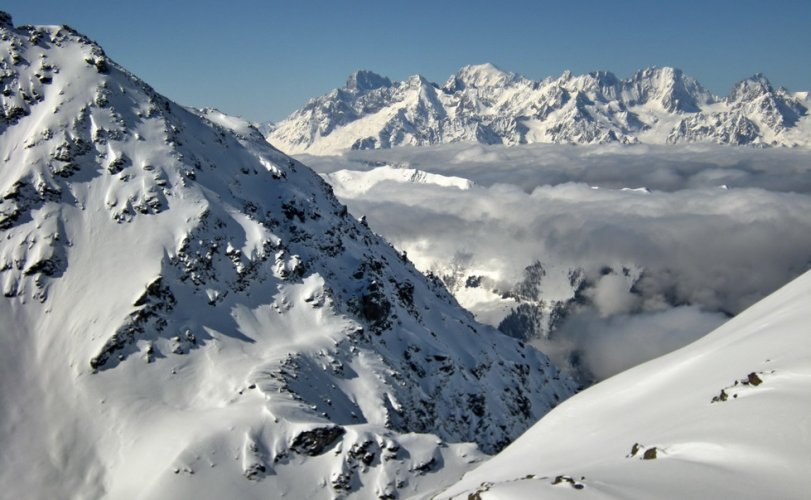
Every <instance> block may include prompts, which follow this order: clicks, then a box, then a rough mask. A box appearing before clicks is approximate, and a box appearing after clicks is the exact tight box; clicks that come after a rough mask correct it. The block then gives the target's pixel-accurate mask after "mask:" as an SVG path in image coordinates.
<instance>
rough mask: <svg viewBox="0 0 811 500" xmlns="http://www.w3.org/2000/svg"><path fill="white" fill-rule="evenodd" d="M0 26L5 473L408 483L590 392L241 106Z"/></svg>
mask: <svg viewBox="0 0 811 500" xmlns="http://www.w3.org/2000/svg"><path fill="white" fill-rule="evenodd" d="M0 47H1V48H0V78H1V79H2V81H1V82H0V88H2V95H0V102H1V103H2V115H0V158H2V163H0V169H2V170H0V231H2V238H1V239H0V285H1V286H2V292H3V297H2V298H0V324H2V325H3V327H2V331H0V449H2V450H3V453H2V454H0V491H2V492H3V496H7V497H9V498H136V497H137V498H268V497H279V496H284V495H287V496H290V497H293V498H332V497H334V496H336V495H338V496H340V495H348V496H359V497H364V498H365V497H381V498H394V497H397V496H403V495H407V494H408V493H409V492H411V493H413V492H414V491H417V490H424V489H426V488H429V487H436V486H439V485H441V484H442V483H443V482H446V481H448V480H449V479H451V478H453V477H454V476H455V475H458V474H459V473H461V471H462V470H464V469H465V468H468V467H470V464H471V463H472V462H475V461H476V460H477V459H478V458H479V457H480V456H481V452H479V451H478V450H477V449H476V447H475V446H474V445H472V444H446V443H447V442H452V443H463V442H471V443H473V442H475V443H477V444H478V445H479V446H480V448H481V449H482V450H484V451H486V452H494V451H497V450H499V449H500V448H502V447H503V446H505V445H506V444H507V443H509V441H511V440H512V439H514V438H515V437H516V436H518V435H519V434H520V433H521V432H522V431H523V430H524V429H526V428H527V427H528V426H529V425H530V424H531V423H533V422H534V421H536V420H537V419H538V418H539V417H540V416H541V415H543V414H544V413H545V412H547V411H548V410H549V409H550V408H551V407H553V406H554V405H555V404H556V402H557V401H558V400H562V399H564V398H566V397H568V396H569V395H570V394H571V393H572V392H573V389H574V387H573V384H572V383H571V382H570V381H569V380H567V379H565V378H562V377H560V376H559V375H558V372H557V370H556V369H555V368H554V367H553V366H552V365H551V364H550V363H549V361H548V359H547V358H546V357H545V356H543V355H542V354H540V353H538V352H537V351H535V350H533V349H531V348H526V347H525V346H524V345H523V344H521V343H519V342H517V341H514V340H512V339H509V338H506V337H504V336H503V335H500V334H499V333H498V332H496V331H495V330H493V329H491V328H487V327H483V326H481V325H479V324H477V323H476V322H475V321H474V320H473V319H472V317H471V315H470V314H469V313H467V312H466V311H464V310H463V309H461V308H460V307H459V306H458V304H457V303H456V302H455V301H454V299H453V298H452V297H451V296H450V295H449V294H448V293H447V291H446V290H445V289H444V288H443V287H441V286H440V285H439V284H438V283H437V282H436V281H435V280H434V281H431V280H426V279H425V277H424V276H422V275H421V274H420V273H419V272H418V271H416V270H415V268H414V267H413V265H412V264H411V263H410V262H408V260H407V259H406V258H405V257H404V256H403V255H400V254H399V253H398V252H397V251H395V249H394V248H392V247H391V246H390V245H389V244H387V243H386V242H385V241H383V240H382V239H381V238H380V237H378V236H377V235H375V234H373V233H372V232H371V231H370V230H369V229H368V228H367V227H365V226H364V225H363V224H361V223H359V222H358V221H356V220H355V219H353V218H352V217H351V216H349V215H348V214H347V211H346V207H344V206H343V205H341V204H340V203H338V202H337V201H336V199H335V198H334V196H333V195H332V193H331V189H330V188H329V186H328V185H327V184H326V183H325V182H323V181H322V180H321V179H320V178H319V177H318V176H317V175H316V174H314V173H313V172H312V171H310V170H309V169H308V168H306V167H304V166H303V165H302V164H300V163H298V162H296V161H294V160H292V159H290V158H289V157H287V156H285V155H283V154H282V153H280V152H279V151H278V150H276V149H274V148H273V147H272V146H270V145H269V144H267V143H266V142H265V141H264V138H263V137H262V135H261V134H260V133H259V132H258V131H257V130H256V129H255V128H253V127H252V126H250V125H249V124H247V123H245V122H242V121H241V120H238V119H234V118H230V117H228V116H225V115H222V114H221V113H219V112H216V111H213V110H201V111H194V110H189V109H185V108H183V107H180V106H178V105H177V104H175V103H172V102H171V101H169V100H167V99H165V98H164V97H162V96H160V95H158V94H156V93H155V92H154V90H152V89H151V88H150V87H149V86H148V85H146V84H145V83H143V82H142V81H140V80H139V79H137V78H136V77H134V76H133V75H131V74H129V73H128V72H126V71H125V70H124V69H122V68H121V67H119V66H118V65H116V64H115V63H114V62H112V61H110V60H109V59H108V58H107V57H106V56H105V55H104V53H103V51H102V50H101V48H99V47H98V46H97V45H95V44H94V43H92V42H91V41H90V40H88V39H87V38H85V37H83V36H82V35H80V34H78V33H76V32H75V31H73V30H71V29H70V28H68V27H65V26H62V27H55V26H54V27H31V26H22V27H17V28H15V27H14V26H13V25H12V23H11V18H10V17H9V16H8V15H6V14H2V15H0ZM440 469H441V470H443V471H444V472H443V473H442V474H437V473H434V472H436V471H437V470H440ZM457 477H458V476H457Z"/></svg>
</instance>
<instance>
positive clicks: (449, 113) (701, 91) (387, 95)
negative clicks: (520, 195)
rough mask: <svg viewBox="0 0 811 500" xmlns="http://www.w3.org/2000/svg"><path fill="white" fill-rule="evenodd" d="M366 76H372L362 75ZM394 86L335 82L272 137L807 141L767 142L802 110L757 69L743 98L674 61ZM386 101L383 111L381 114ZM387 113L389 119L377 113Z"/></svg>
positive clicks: (479, 71)
mask: <svg viewBox="0 0 811 500" xmlns="http://www.w3.org/2000/svg"><path fill="white" fill-rule="evenodd" d="M356 75H358V76H356V77H355V78H354V79H350V80H351V81H355V82H357V83H355V84H353V85H354V86H357V87H362V86H364V85H365V86H366V87H372V86H376V85H382V84H383V83H380V81H383V82H384V83H388V79H383V77H379V76H377V75H374V74H373V73H371V72H363V73H361V72H359V73H357V74H356ZM361 75H363V77H362V76H361ZM369 75H374V77H376V78H377V79H378V80H374V78H372V77H371V76H369ZM367 76H369V77H368V78H367ZM367 80H374V81H376V82H377V83H370V84H366V83H360V82H362V81H363V82H365V81H367ZM391 85H392V86H391V88H392V89H393V91H392V92H376V93H371V94H367V93H364V92H354V91H350V92H343V91H342V90H341V91H333V93H330V94H327V95H325V96H323V97H321V98H318V103H320V104H319V106H321V107H320V108H319V109H320V110H322V112H319V113H299V114H295V113H294V114H293V115H291V116H290V118H288V119H286V120H283V121H281V122H280V123H279V124H278V127H277V128H276V129H275V130H274V131H273V132H272V133H271V134H270V136H269V140H271V141H272V142H273V143H275V144H278V145H279V146H280V147H281V148H282V149H284V150H285V151H287V152H290V153H303V152H308V153H310V154H332V153H336V152H338V151H341V150H343V149H358V148H360V149H368V148H390V147H394V146H401V145H412V146H417V145H429V144H441V143H448V142H468V141H469V142H477V143H482V144H506V145H511V144H523V143H531V142H552V143H576V144H591V143H595V142H622V143H636V142H640V141H642V142H651V143H661V142H679V141H689V142H718V143H724V144H750V143H754V144H766V143H767V144H774V145H786V146H788V145H801V144H811V142H809V140H808V139H806V138H804V136H802V135H797V136H798V137H801V139H800V140H799V141H798V140H797V139H795V138H794V137H789V136H779V137H778V136H774V137H769V139H768V141H766V139H765V138H764V137H763V136H762V132H760V131H759V129H758V128H757V127H759V126H761V125H764V124H765V125H766V126H767V127H769V128H771V129H772V131H773V132H774V133H776V134H782V132H783V131H784V130H787V129H790V128H792V127H794V126H795V124H796V123H797V122H798V120H799V119H801V118H803V117H805V116H807V110H806V105H805V104H804V101H803V99H804V98H801V97H796V98H795V95H796V94H791V93H789V92H788V91H780V90H774V91H773V90H772V89H771V86H770V84H769V83H768V80H766V78H765V77H763V76H762V75H755V76H754V77H752V78H750V79H749V80H746V81H744V82H741V83H739V84H738V87H737V93H738V94H740V100H736V99H735V98H728V99H726V100H721V99H719V98H718V97H716V96H714V95H713V94H712V93H711V92H709V91H708V90H707V89H705V88H704V87H703V86H702V85H701V84H700V83H699V82H698V81H697V80H696V79H695V78H693V77H691V76H689V75H688V74H685V73H684V72H683V71H682V70H681V69H679V68H674V67H672V66H651V67H648V68H645V69H642V70H639V71H637V72H635V73H634V74H633V75H632V76H631V77H630V78H622V79H620V78H618V77H617V76H615V75H614V74H613V73H611V72H610V71H605V70H603V71H593V72H590V73H587V74H579V75H574V74H573V73H572V72H571V71H568V70H567V71H565V72H563V73H562V74H560V75H559V76H549V77H547V78H544V79H543V80H539V81H535V80H530V79H528V78H525V77H522V76H520V75H517V74H515V73H511V72H507V71H504V70H502V69H500V68H499V67H498V66H496V65H494V64H492V63H484V64H474V65H469V66H463V67H462V68H460V69H459V70H458V71H457V72H456V73H454V74H453V75H451V76H450V78H449V79H448V80H447V81H446V82H445V83H444V84H443V85H442V87H441V92H439V93H436V92H433V91H432V90H431V89H429V88H428V85H431V86H434V87H436V84H433V83H430V82H428V81H426V80H425V79H424V78H421V77H419V76H418V75H415V76H412V77H409V78H407V79H405V80H403V81H398V82H393V83H391ZM423 89H424V90H427V92H426V93H424V94H423V93H422V90H423ZM415 91H420V93H419V94H415ZM769 92H771V93H770V94H769ZM578 94H580V95H578ZM764 95H771V96H774V99H771V101H774V102H771V101H770V102H764V103H761V104H758V106H760V108H758V107H757V106H755V107H750V108H747V109H745V110H741V109H739V108H740V106H738V104H740V103H750V102H754V101H760V99H758V98H759V97H760V96H764ZM414 96H417V98H414ZM308 106H310V104H308ZM311 108H312V106H310V108H305V109H311ZM732 108H735V109H734V111H735V112H736V113H738V112H740V113H743V115H741V116H740V118H742V119H737V118H736V119H731V118H730V117H731V116H732V115H729V112H730V111H733V109H732ZM766 108H768V109H766ZM384 109H387V110H388V112H387V113H383V114H380V113H379V112H380V111H381V110H384ZM570 110H575V111H576V113H577V114H576V116H575V117H572V116H569V115H568V114H567V113H568V111H570ZM766 115H769V117H768V118H763V117H764V116H766ZM384 116H385V117H389V118H388V119H386V120H382V119H381V118H382V117H384ZM735 116H738V115H735ZM749 118H751V119H752V120H754V121H751V120H750V119H749ZM803 119H804V118H803ZM350 123H352V126H349V124H350ZM717 123H724V124H725V125H724V126H722V127H718V126H717V125H714V124H717ZM755 123H757V124H758V125H757V126H755V125H754V124H755ZM741 124H749V125H745V126H744V125H741ZM741 126H744V128H745V129H746V133H743V132H741ZM734 130H737V132H733V131H734ZM328 135H329V136H330V138H329V139H328V140H325V139H326V136H328ZM741 137H743V139H741ZM764 141H766V142H764Z"/></svg>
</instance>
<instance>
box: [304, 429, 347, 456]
mask: <svg viewBox="0 0 811 500" xmlns="http://www.w3.org/2000/svg"><path fill="white" fill-rule="evenodd" d="M344 433H346V430H345V429H344V428H343V427H340V426H332V427H317V428H315V429H312V430H310V431H305V432H302V433H301V434H299V435H298V436H296V437H295V438H294V439H293V443H292V444H291V445H290V449H291V450H293V451H295V452H296V453H301V454H302V455H308V456H311V457H314V456H317V455H321V454H322V453H324V452H325V451H327V450H328V449H330V448H331V447H332V445H334V444H335V442H336V441H337V440H338V438H340V437H341V436H343V435H344Z"/></svg>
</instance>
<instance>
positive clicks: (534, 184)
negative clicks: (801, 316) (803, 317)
mask: <svg viewBox="0 0 811 500" xmlns="http://www.w3.org/2000/svg"><path fill="white" fill-rule="evenodd" d="M305 162H310V165H312V166H313V167H314V168H315V169H316V170H317V171H320V172H322V173H329V172H334V171H336V170H339V169H352V170H362V171H373V169H374V168H375V167H376V166H379V165H382V164H386V165H394V166H400V167H409V168H416V169H419V170H424V171H427V172H431V173H434V174H441V175H452V176H457V177H464V178H467V179H470V180H472V181H473V182H474V183H475V184H474V185H473V186H472V187H470V188H469V189H466V190H461V189H455V188H453V187H448V186H444V187H443V186H439V185H432V184H430V183H428V184H416V183H409V182H394V181H382V182H378V183H375V184H374V185H373V186H372V187H371V188H370V189H369V190H368V191H366V192H365V193H364V194H363V195H357V194H354V193H355V192H354V191H353V190H352V189H349V186H348V187H347V189H343V188H342V186H341V185H340V183H336V185H335V190H336V194H337V195H338V196H339V197H342V198H343V200H344V202H346V203H347V204H348V205H349V208H350V210H351V211H352V213H354V214H355V215H357V216H360V215H366V216H367V219H368V221H369V224H370V226H371V227H372V228H373V229H374V230H376V231H377V232H379V233H381V234H382V235H384V236H385V237H386V238H388V239H389V241H391V242H392V243H393V244H394V245H395V246H396V247H398V248H401V249H403V250H406V251H407V252H408V255H409V257H410V258H411V259H412V260H413V261H414V262H415V264H416V265H417V266H418V267H420V268H421V269H423V270H429V269H443V268H448V267H449V266H450V265H451V264H452V262H453V259H454V256H458V255H460V254H463V255H465V256H466V259H465V265H466V266H467V269H468V271H469V274H478V275H485V276H488V277H489V278H490V279H491V281H492V282H493V283H496V284H502V285H503V286H504V287H508V286H509V285H510V284H514V283H517V282H518V281H520V280H521V279H522V273H523V270H524V268H525V267H526V266H528V265H529V264H531V263H532V262H535V261H540V262H541V263H543V265H544V266H545V267H546V269H547V271H548V272H547V275H548V276H547V277H546V278H545V279H546V280H547V283H546V284H545V285H544V286H545V288H544V290H543V292H544V294H546V295H545V297H546V298H550V297H559V298H565V296H566V294H567V293H571V288H570V287H571V285H570V284H568V283H567V282H566V280H565V279H562V278H561V276H566V275H567V273H569V272H570V271H571V270H572V269H580V270H582V272H583V275H584V276H585V277H586V285H587V286H586V288H585V290H583V291H582V294H581V297H580V298H581V299H582V300H583V301H584V304H581V307H579V309H577V311H574V310H572V314H570V316H571V317H569V318H568V319H567V320H566V321H565V322H563V323H562V324H560V325H558V327H557V329H556V331H555V332H554V334H552V335H550V337H549V339H547V340H545V341H544V348H545V350H547V351H549V352H550V353H552V354H555V353H559V356H557V357H558V360H559V362H565V361H566V360H568V361H572V360H573V359H574V361H575V362H576V363H579V365H578V366H579V368H578V369H581V370H582V371H583V373H586V374H588V373H590V374H591V375H593V376H594V377H595V378H597V379H600V378H603V377H605V376H608V375H610V374H612V373H615V372H616V371H617V370H619V369H621V368H625V367H628V366H632V365H633V364H636V363H638V362H641V361H643V360H645V359H649V358H650V357H654V356H656V355H659V354H661V353H664V352H667V351H669V350H671V349H673V348H675V347H678V346H680V345H684V344H685V343H687V342H689V341H692V340H693V339H695V338H697V336H700V335H702V334H704V333H707V332H708V331H709V330H710V329H712V328H713V327H714V326H717V325H718V324H719V323H720V322H721V321H722V320H723V318H724V317H727V316H728V315H731V314H737V313H738V312H740V311H741V310H743V309H744V308H746V307H748V306H749V305H751V304H752V303H754V302H755V301H756V300H758V299H759V298H761V297H763V296H765V295H767V294H769V293H771V292H772V291H774V290H775V289H777V288H779V287H780V286H781V285H783V284H784V283H786V282H788V281H789V280H790V279H792V278H794V277H796V276H797V275H799V274H800V273H801V272H803V271H805V270H806V269H808V268H809V263H811V152H809V151H807V150H786V149H779V150H778V149H774V150H758V149H751V148H730V147H714V146H696V145H690V146H669V147H651V146H634V147H619V146H600V147H591V146H589V147H582V146H577V147H569V146H560V145H532V146H526V147H512V148H505V147H485V146H480V145H450V146H441V147H434V148H412V149H409V148H401V149H395V150H388V151H373V152H353V153H348V154H346V155H345V156H343V157H339V158H334V157H333V158H315V157H310V158H305ZM641 187H644V188H647V189H646V190H623V189H622V188H641ZM606 269H612V270H614V271H616V270H620V269H625V270H626V273H625V274H626V276H624V277H623V276H621V275H618V274H617V273H606V271H605V270H606ZM620 274H621V273H620ZM555 276H557V277H558V278H557V281H556V279H555ZM567 286H569V290H568V291H567V290H566V288H567ZM541 298H542V299H543V298H544V297H541ZM473 310H474V312H476V308H475V307H473ZM575 313H576V314H575ZM483 319H489V320H491V321H492V318H483Z"/></svg>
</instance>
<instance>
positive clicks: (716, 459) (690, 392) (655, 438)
mask: <svg viewBox="0 0 811 500" xmlns="http://www.w3.org/2000/svg"><path fill="white" fill-rule="evenodd" d="M809 304H811V273H806V274H804V275H802V276H801V277H799V278H797V279H796V280H794V281H793V282H791V283H789V284H788V285H786V286H785V287H783V288H782V289H780V290H778V291H777V292H775V293H774V294H772V295H771V296H769V297H767V298H766V299H764V300H762V301H760V302H758V303H757V304H755V305H754V306H752V307H751V308H749V309H748V310H746V311H745V312H743V313H742V314H740V315H739V316H737V317H735V318H734V319H732V320H730V321H729V322H728V323H726V324H725V325H723V326H722V327H720V328H718V329H717V330H715V331H714V332H712V333H711V334H709V335H707V336H706V337H704V338H702V339H700V340H698V341H696V342H695V343H693V344H691V345H689V346H687V347H685V348H683V349H681V350H679V351H676V352H674V353H671V354H669V355H666V356H664V357H661V358H658V359H656V360H653V361H650V362H648V363H646V364H644V365H641V366H638V367H636V368H633V369H631V370H628V371H626V372H624V373H622V374H620V375H617V376H615V377H613V378H611V379H609V380H606V381H605V382H602V383H600V384H598V385H596V386H593V387H591V388H589V389H588V390H586V391H584V392H582V393H580V394H578V395H576V396H574V397H573V398H571V399H569V400H568V401H566V402H565V403H563V404H562V405H561V406H559V407H558V408H556V409H555V410H554V411H553V412H551V413H549V414H548V415H547V416H546V417H544V418H543V419H542V420H541V421H540V422H539V423H537V424H536V425H535V426H533V427H532V428H531V429H530V430H529V431H528V432H527V433H526V434H524V435H523V436H521V437H520V438H519V439H518V440H517V441H516V442H515V443H513V444H512V445H511V446H510V447H508V448H507V449H506V450H504V451H503V452H502V453H501V454H499V455H498V456H496V457H495V458H493V459H492V460H490V461H488V462H487V463H485V464H483V465H482V466H481V467H479V468H478V469H476V470H474V471H473V472H471V473H469V474H467V475H466V476H465V477H464V478H463V479H462V480H461V481H460V482H459V483H458V484H456V485H454V486H453V487H451V488H449V489H448V490H446V491H444V492H442V494H441V495H439V498H481V499H488V498H494V499H495V498H539V497H541V496H542V497H543V498H622V499H634V498H639V499H648V498H740V499H743V498H752V499H760V498H785V499H790V498H796V499H799V498H808V491H809V489H811V478H809V476H808V471H809V470H811V455H809V453H808V450H809V449H811V432H809V431H811V421H810V420H809V415H810V414H811V340H810V339H809V335H808V334H809V331H808V325H809V324H811V309H809V307H808V306H809Z"/></svg>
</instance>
